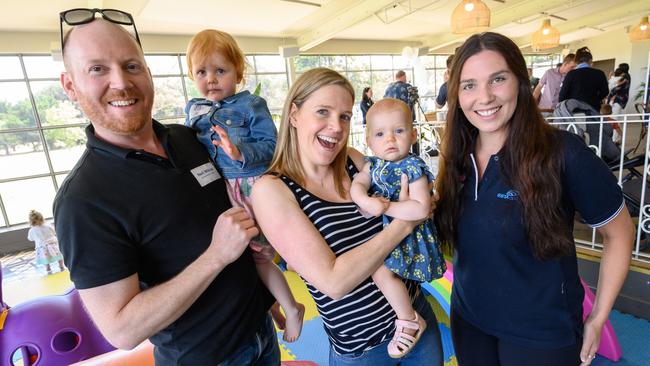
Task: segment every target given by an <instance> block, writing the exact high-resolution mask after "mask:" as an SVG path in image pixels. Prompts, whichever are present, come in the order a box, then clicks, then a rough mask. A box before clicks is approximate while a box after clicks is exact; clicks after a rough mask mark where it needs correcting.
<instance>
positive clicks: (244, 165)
mask: <svg viewBox="0 0 650 366" xmlns="http://www.w3.org/2000/svg"><path fill="white" fill-rule="evenodd" d="M187 67H188V71H189V72H188V74H189V77H190V79H192V80H194V82H195V83H196V87H197V88H198V90H199V92H200V93H201V94H202V95H203V96H204V97H205V98H194V99H192V100H190V101H189V102H188V104H187V106H186V108H185V113H186V114H187V120H186V121H185V125H186V126H189V127H191V128H192V129H194V130H195V131H196V134H197V137H198V139H199V141H201V142H202V143H203V145H204V146H205V147H206V148H207V150H208V152H209V153H210V157H211V158H212V160H213V161H214V162H215V164H216V165H217V167H218V168H219V171H220V173H221V174H222V175H223V176H224V177H225V178H226V187H227V189H228V195H229V197H230V201H231V202H232V204H233V206H235V207H237V206H239V207H243V208H244V209H246V211H247V212H248V214H249V215H250V216H251V218H254V216H253V212H252V209H251V207H250V198H249V196H250V194H251V190H252V186H253V184H254V183H255V181H256V180H257V179H258V178H259V176H260V175H261V174H262V173H264V172H265V171H266V169H267V168H268V166H269V163H270V162H271V159H272V158H273V152H274V150H275V142H276V137H277V131H276V129H275V125H274V124H273V120H272V118H271V113H270V112H269V109H268V107H267V106H266V101H265V100H264V99H262V98H260V97H258V96H256V95H252V94H251V93H250V92H248V91H247V90H244V91H240V92H238V93H236V89H237V85H238V84H240V83H241V82H242V80H243V77H244V68H245V58H244V54H243V52H242V51H241V49H240V48H239V46H238V45H237V43H236V42H235V40H234V39H233V38H232V36H230V35H229V34H227V33H225V32H221V31H218V30H214V29H206V30H203V31H201V32H199V33H197V34H196V35H195V36H194V37H192V39H191V40H190V43H189V45H188V47H187ZM262 245H269V244H268V241H266V238H264V236H263V235H262V233H261V231H260V235H259V236H257V237H255V238H253V240H251V244H250V246H251V247H252V248H253V249H256V248H259V247H260V246H262ZM255 265H256V266H257V272H258V274H259V275H260V278H261V279H262V281H263V282H264V284H265V285H266V287H267V288H268V289H269V290H270V291H271V293H272V294H273V296H275V298H276V299H277V300H278V302H279V303H280V305H281V306H282V309H283V310H284V313H285V316H286V322H284V321H285V320H284V319H278V313H277V312H275V313H274V312H273V311H272V314H273V315H274V319H275V320H276V323H278V325H279V327H280V328H283V325H284V327H285V328H286V329H285V331H284V340H285V341H287V342H293V341H295V340H296V339H298V336H300V331H301V329H302V320H303V317H304V312H305V307H304V306H303V305H302V304H299V303H297V302H296V300H295V299H294V297H293V295H292V294H291V290H290V289H289V285H288V284H287V281H286V279H285V278H284V276H283V275H282V272H281V271H280V269H279V268H278V267H277V266H276V265H275V264H274V263H273V262H271V261H262V262H259V261H256V264H255ZM283 323H284V324H283Z"/></svg>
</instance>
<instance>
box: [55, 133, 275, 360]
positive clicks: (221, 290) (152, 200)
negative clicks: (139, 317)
mask: <svg viewBox="0 0 650 366" xmlns="http://www.w3.org/2000/svg"><path fill="white" fill-rule="evenodd" d="M153 126H154V131H155V133H156V135H157V137H158V138H159V139H160V141H161V143H162V145H163V147H164V148H165V151H166V153H167V156H168V159H165V158H162V157H160V156H157V155H153V154H149V153H147V152H145V151H138V150H130V149H123V148H120V147H117V146H114V145H111V144H108V143H107V142H104V141H102V140H99V139H98V138H96V137H95V134H94V129H93V127H92V125H91V126H88V128H87V129H86V135H87V138H88V143H87V145H86V151H85V152H84V154H83V155H82V157H81V158H80V160H79V162H78V163H77V165H76V166H75V167H74V169H73V170H72V171H71V172H70V174H69V175H68V177H67V178H66V180H65V182H64V183H63V185H62V187H61V189H60V190H59V192H58V194H57V197H56V199H55V202H54V216H55V219H56V231H57V234H58V237H59V243H60V246H61V250H62V252H63V255H64V259H65V263H66V265H67V266H68V268H69V269H70V277H71V279H72V281H73V282H74V284H75V286H76V287H77V288H80V289H86V288H92V287H97V286H101V285H105V284H108V283H112V282H115V281H118V280H121V279H124V278H126V277H129V276H131V275H133V274H134V273H137V274H138V276H139V279H140V281H141V287H142V288H143V289H146V288H148V287H153V286H155V285H157V284H159V283H162V282H165V281H167V280H169V279H171V278H172V277H174V276H175V275H177V274H178V273H180V272H181V271H182V270H183V269H185V268H186V267H187V266H188V265H189V264H190V263H192V262H193V261H194V260H195V259H196V258H197V257H198V256H199V255H201V254H202V253H203V252H204V251H205V250H206V249H207V248H208V246H209V244H210V241H211V238H212V229H213V227H214V224H215V222H216V221H217V217H218V216H219V215H220V214H221V213H222V212H223V211H225V210H227V209H228V208H230V207H231V205H230V202H229V200H228V196H227V193H226V188H225V184H224V180H223V178H221V177H220V176H219V174H218V173H217V172H216V170H214V165H212V162H211V161H210V159H209V156H208V154H207V152H206V150H205V148H204V147H203V145H201V144H200V143H199V142H198V140H197V139H196V136H195V133H194V132H193V131H192V130H191V129H189V128H186V127H184V126H181V125H162V124H160V123H158V122H156V121H153ZM213 170H214V171H213ZM161 301H164V299H161ZM271 301H272V298H271V297H270V294H269V293H268V291H267V290H266V287H264V285H263V284H262V282H261V281H260V279H259V277H258V276H257V272H256V270H255V264H254V263H253V260H252V256H251V254H250V252H249V251H245V252H244V254H243V255H242V256H241V257H240V258H239V259H238V260H236V261H235V262H233V263H232V264H230V265H229V266H227V267H226V268H225V269H224V270H223V271H222V272H221V273H220V274H219V275H218V276H217V277H216V279H215V280H214V281H213V282H212V283H211V284H210V286H209V287H208V288H207V289H206V290H205V292H204V293H203V294H202V295H201V296H200V297H199V298H198V299H197V301H196V302H195V303H194V304H193V305H192V306H191V307H190V308H189V309H188V310H187V312H186V313H185V314H183V315H182V316H181V317H180V318H179V319H178V320H177V321H175V322H174V323H172V324H171V325H170V326H169V327H167V328H166V329H164V330H162V331H161V332H159V333H157V334H155V335H154V336H153V337H152V338H151V341H152V343H153V344H155V345H156V346H157V349H156V362H157V363H156V364H157V365H185V364H196V365H207V364H211V365H214V364H217V363H219V362H221V361H222V360H223V359H224V358H225V357H226V356H228V355H229V354H230V353H231V352H232V351H233V350H234V349H235V348H236V347H237V346H239V345H240V344H242V342H244V341H246V340H248V339H250V338H251V337H252V336H253V334H254V332H255V331H256V330H257V329H258V328H259V325H260V323H261V321H262V319H263V317H264V316H265V313H266V310H267V309H268V307H269V306H270V304H271ZM134 326H137V324H134Z"/></svg>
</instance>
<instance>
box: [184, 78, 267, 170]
mask: <svg viewBox="0 0 650 366" xmlns="http://www.w3.org/2000/svg"><path fill="white" fill-rule="evenodd" d="M185 114H186V115H187V117H186V120H185V125H186V126H188V127H190V128H192V129H194V130H195V131H196V137H197V138H198V139H199V141H201V143H202V144H203V145H204V146H205V147H206V149H208V152H209V153H210V157H211V158H212V160H213V161H214V162H215V164H217V167H218V168H219V170H220V171H221V173H222V174H223V176H224V177H226V178H227V179H233V178H245V177H254V176H258V175H261V174H262V173H264V171H266V169H267V168H268V167H269V164H270V163H271V159H272V158H273V152H274V150H275V142H276V139H277V130H276V128H275V125H274V124H273V120H272V119H271V113H270V112H269V109H268V107H267V106H266V101H265V100H264V99H262V98H260V97H258V96H256V95H253V94H251V93H250V92H248V91H247V90H245V91H242V92H239V93H237V94H235V95H232V96H230V97H228V98H225V99H223V100H222V101H220V102H213V101H210V100H207V99H204V98H194V99H192V100H190V101H189V102H188V103H187V106H186V107H185ZM214 125H218V126H220V127H222V128H223V129H224V130H225V131H226V133H228V138H230V141H232V143H233V144H235V145H236V146H237V148H238V149H239V151H240V152H241V155H242V157H243V161H235V160H232V159H230V158H229V157H228V155H226V153H225V152H224V151H223V150H222V149H221V148H217V147H216V146H214V145H213V144H212V140H219V135H217V133H216V132H214V131H212V129H211V128H212V126H214Z"/></svg>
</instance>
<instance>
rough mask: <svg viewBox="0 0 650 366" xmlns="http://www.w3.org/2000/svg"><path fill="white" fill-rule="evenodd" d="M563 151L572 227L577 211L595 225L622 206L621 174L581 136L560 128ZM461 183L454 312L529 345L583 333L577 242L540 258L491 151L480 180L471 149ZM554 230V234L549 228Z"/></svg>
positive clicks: (563, 341)
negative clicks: (567, 251)
mask: <svg viewBox="0 0 650 366" xmlns="http://www.w3.org/2000/svg"><path fill="white" fill-rule="evenodd" d="M557 136H558V142H559V144H558V146H561V153H562V154H563V156H564V167H563V172H562V187H563V192H562V202H558V205H561V206H562V208H563V212H565V217H566V220H567V224H568V226H569V228H570V229H571V230H573V217H574V213H575V211H576V210H577V211H578V212H579V213H580V215H581V216H582V218H583V219H584V220H585V221H586V222H587V223H588V224H589V225H591V226H593V227H599V226H602V225H604V224H606V223H607V222H609V221H610V220H612V219H613V218H614V217H616V215H618V213H619V212H620V211H621V210H622V208H623V206H624V201H623V195H622V192H621V189H620V187H619V186H618V184H617V181H616V178H615V177H614V175H613V174H612V173H611V172H610V171H609V169H608V168H607V166H606V165H605V164H604V163H603V161H602V160H601V159H600V158H598V157H597V156H596V155H595V154H594V153H593V152H592V151H591V150H590V149H589V148H588V147H587V146H586V145H585V144H584V142H583V141H582V140H581V139H580V138H579V137H578V136H576V135H573V134H570V133H568V132H565V131H558V133H557ZM470 161H471V162H472V164H471V166H470V167H469V169H468V170H467V171H466V179H465V182H464V186H463V196H462V199H463V206H462V212H461V216H460V219H459V222H458V226H457V230H456V233H457V238H456V255H455V257H454V286H453V291H452V299H451V303H452V306H453V308H454V311H456V312H458V313H459V314H460V316H462V317H463V318H464V319H465V320H467V321H469V322H470V323H471V324H473V325H475V326H476V327H478V328H479V329H481V330H482V331H484V332H485V333H488V334H491V335H494V336H496V337H498V338H500V339H503V340H506V341H510V342H512V343H514V344H519V345H522V346H525V347H531V348H559V347H564V346H569V345H572V344H574V343H575V342H576V337H577V336H580V335H581V334H582V300H583V297H584V291H583V289H582V286H581V284H580V279H579V276H578V268H577V260H576V255H575V249H574V250H573V251H572V253H571V254H570V255H568V256H564V257H561V258H556V259H552V260H547V261H542V260H539V259H537V258H535V256H534V255H533V253H532V250H531V248H530V244H529V242H528V237H527V235H526V228H525V226H524V218H523V207H522V205H521V203H520V201H519V194H518V192H517V191H516V190H514V189H513V188H512V186H511V185H510V184H509V183H508V182H507V180H506V179H505V177H504V175H503V174H502V173H501V168H500V161H499V155H498V154H497V155H493V156H492V157H491V158H490V161H489V163H488V166H487V168H486V170H485V173H484V175H483V178H482V179H481V181H478V179H477V167H476V163H475V160H474V157H473V156H470ZM548 235H554V233H548Z"/></svg>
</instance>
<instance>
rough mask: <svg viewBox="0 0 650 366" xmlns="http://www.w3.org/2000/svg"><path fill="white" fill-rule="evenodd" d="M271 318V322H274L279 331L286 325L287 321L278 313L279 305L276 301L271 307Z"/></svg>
mask: <svg viewBox="0 0 650 366" xmlns="http://www.w3.org/2000/svg"><path fill="white" fill-rule="evenodd" d="M271 318H273V321H274V322H275V325H276V326H277V327H278V329H280V330H284V328H285V327H286V324H287V319H286V318H285V317H284V315H282V312H281V311H280V304H279V303H278V302H277V301H276V302H275V303H274V304H273V305H271Z"/></svg>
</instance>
